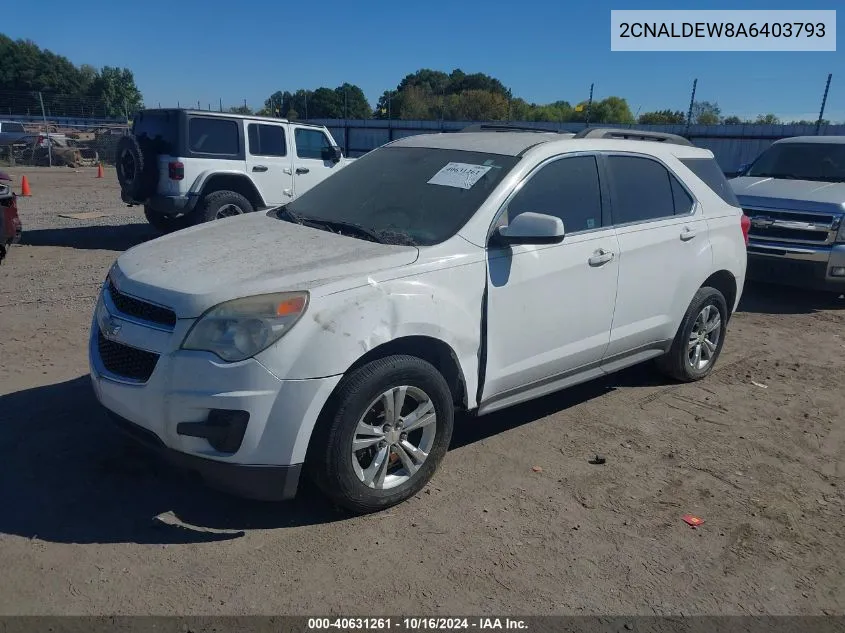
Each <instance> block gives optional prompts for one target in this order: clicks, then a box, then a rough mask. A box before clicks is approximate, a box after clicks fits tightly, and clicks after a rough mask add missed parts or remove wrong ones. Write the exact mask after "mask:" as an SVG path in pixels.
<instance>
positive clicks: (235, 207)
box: [191, 191, 254, 222]
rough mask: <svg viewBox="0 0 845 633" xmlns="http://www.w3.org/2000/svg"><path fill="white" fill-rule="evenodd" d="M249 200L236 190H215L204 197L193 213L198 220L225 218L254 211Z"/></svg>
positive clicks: (206, 220) (208, 220) (207, 220)
mask: <svg viewBox="0 0 845 633" xmlns="http://www.w3.org/2000/svg"><path fill="white" fill-rule="evenodd" d="M253 211H254V209H253V208H252V205H251V204H250V202H249V200H247V199H246V198H244V197H243V196H242V195H241V194H239V193H237V192H235V191H215V192H213V193H210V194H208V195H207V196H206V197H205V198H203V199H202V200H201V201H200V203H199V205H198V208H197V209H196V210H195V211H194V212H193V213H192V214H191V215H195V216H196V217H195V220H196V221H197V222H211V221H212V220H220V219H223V218H228V217H232V216H235V215H242V214H244V213H252V212H253Z"/></svg>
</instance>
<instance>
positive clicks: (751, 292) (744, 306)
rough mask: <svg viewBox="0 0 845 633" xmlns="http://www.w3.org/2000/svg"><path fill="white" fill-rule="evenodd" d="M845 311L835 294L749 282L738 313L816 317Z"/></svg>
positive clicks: (841, 301) (843, 305)
mask: <svg viewBox="0 0 845 633" xmlns="http://www.w3.org/2000/svg"><path fill="white" fill-rule="evenodd" d="M837 309H840V310H841V309H845V299H843V298H841V297H839V296H837V295H836V294H834V293H825V292H816V291H812V290H802V289H801V288H793V287H791V286H779V285H776V284H765V283H760V282H751V281H749V282H747V283H746V285H745V288H744V290H743V292H742V299H741V300H740V302H739V309H738V310H737V311H738V312H748V313H752V314H812V313H813V312H818V311H820V310H837Z"/></svg>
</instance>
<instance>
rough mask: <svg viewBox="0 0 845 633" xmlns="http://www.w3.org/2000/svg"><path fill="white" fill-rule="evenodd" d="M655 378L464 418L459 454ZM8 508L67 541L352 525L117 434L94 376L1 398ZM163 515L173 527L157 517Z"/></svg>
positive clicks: (1, 490) (310, 497) (24, 530)
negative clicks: (221, 488) (232, 491)
mask: <svg viewBox="0 0 845 633" xmlns="http://www.w3.org/2000/svg"><path fill="white" fill-rule="evenodd" d="M653 379H654V378H653V376H652V375H651V374H650V373H649V372H648V371H643V370H642V369H640V370H638V371H635V372H631V371H627V372H622V373H620V374H618V375H617V376H615V377H613V378H612V379H611V378H608V379H607V380H612V382H611V383H608V382H607V380H599V381H595V382H592V383H589V384H586V385H582V386H580V387H576V388H574V389H570V390H567V391H564V392H561V393H558V394H554V395H552V396H549V397H546V398H541V399H539V400H537V401H534V402H532V403H529V404H527V405H522V406H517V407H513V408H511V409H508V410H507V411H506V412H502V413H501V414H498V413H496V414H492V415H490V416H486V417H484V418H483V419H478V418H471V417H469V416H463V418H462V419H460V420H459V421H458V422H459V423H458V424H457V425H456V429H455V435H454V439H453V442H452V446H451V449H455V448H460V447H462V446H466V445H468V444H471V443H473V442H477V441H480V440H483V439H485V438H487V437H490V436H491V435H494V434H496V433H500V432H503V431H506V430H508V429H513V428H517V427H519V426H522V425H523V424H527V423H529V422H531V421H533V420H537V419H539V418H542V417H544V416H547V415H549V414H551V413H554V412H557V411H561V410H563V409H566V408H568V407H570V406H573V405H575V404H578V403H580V402H583V401H585V400H588V399H590V398H594V397H596V396H599V395H601V394H603V393H605V392H606V391H607V390H608V389H611V388H613V386H618V385H621V384H629V383H633V384H648V383H649V381H651V380H653ZM0 505H2V507H3V508H5V510H4V511H3V512H0V533H5V534H15V535H18V536H23V537H27V538H37V539H40V540H44V541H53V542H60V543H117V542H132V543H145V544H149V543H156V544H158V543H162V544H178V543H202V542H209V541H219V540H229V539H233V538H238V537H240V536H243V531H244V530H247V529H256V528H283V527H294V526H302V525H315V524H319V523H327V522H333V521H341V520H345V519H348V518H349V516H348V515H347V514H346V513H345V512H343V511H341V510H338V509H336V508H334V507H332V506H331V505H330V504H329V503H328V502H327V501H325V500H324V499H323V497H322V495H320V494H319V493H318V492H317V491H315V490H314V489H313V488H312V487H311V485H310V484H308V483H307V482H306V483H305V484H304V485H303V488H302V489H301V491H300V494H299V495H298V497H297V499H296V500H294V501H291V502H282V503H258V502H252V501H247V500H241V499H238V498H235V497H231V496H229V495H225V494H223V493H218V492H216V491H214V490H212V489H210V488H208V487H207V486H205V485H204V484H203V483H202V482H200V481H198V480H196V479H195V478H193V477H192V476H191V475H190V474H188V473H185V472H183V471H181V470H179V469H177V468H173V467H171V466H170V465H168V464H166V463H165V462H163V461H162V460H161V459H159V458H158V457H156V456H155V455H153V454H151V453H150V452H148V451H147V450H146V449H144V448H142V447H140V446H137V445H135V444H134V443H133V441H132V440H130V439H128V438H126V437H125V436H124V435H123V434H122V433H121V432H120V431H118V430H117V429H115V428H113V427H112V425H111V423H110V422H109V420H108V418H107V416H106V415H105V414H104V413H103V411H102V409H101V407H100V405H99V404H98V403H97V401H96V399H95V397H94V393H93V390H92V388H91V384H90V382H89V378H88V377H87V376H80V377H79V378H76V379H74V380H70V381H67V382H63V383H58V384H54V385H47V386H43V387H35V388H32V389H27V390H24V391H19V392H16V393H12V394H9V395H5V396H0ZM162 513H167V514H166V515H165V521H164V522H162V521H159V520H156V519H155V517H157V516H159V515H161V514H162ZM168 517H170V518H173V517H176V518H177V521H175V522H174V521H169V520H168Z"/></svg>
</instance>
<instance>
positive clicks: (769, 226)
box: [742, 209, 841, 245]
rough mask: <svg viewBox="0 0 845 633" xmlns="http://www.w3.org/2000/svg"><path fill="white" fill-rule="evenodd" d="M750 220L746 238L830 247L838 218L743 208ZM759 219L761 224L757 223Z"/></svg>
mask: <svg viewBox="0 0 845 633" xmlns="http://www.w3.org/2000/svg"><path fill="white" fill-rule="evenodd" d="M742 211H743V213H745V215H746V216H748V217H749V218H750V219H751V229H750V230H749V236H750V237H751V238H757V239H760V240H770V241H774V242H789V243H791V244H808V245H815V244H830V243H832V242H833V241H835V239H836V232H837V229H838V228H839V223H840V221H841V218H840V216H838V215H836V214H830V213H802V212H800V211H786V210H784V211H781V210H773V209H743V210H742ZM761 220H762V222H761Z"/></svg>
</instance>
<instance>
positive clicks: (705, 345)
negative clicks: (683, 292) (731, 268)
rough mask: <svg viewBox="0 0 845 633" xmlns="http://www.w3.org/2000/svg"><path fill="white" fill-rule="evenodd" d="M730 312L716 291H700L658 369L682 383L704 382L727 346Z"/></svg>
mask: <svg viewBox="0 0 845 633" xmlns="http://www.w3.org/2000/svg"><path fill="white" fill-rule="evenodd" d="M727 322H728V308H727V303H726V302H725V297H724V295H722V293H721V292H719V291H718V290H716V289H715V288H709V287H704V288H699V289H698V292H696V293H695V296H694V297H693V298H692V301H691V302H690V305H689V308H687V312H686V314H685V315H684V318H683V320H682V321H681V326H680V327H679V328H678V333H677V334H676V335H675V340H674V341H673V342H672V347H671V348H670V350H669V352H668V353H667V354H666V355H665V356H663V357H661V358H660V359H658V366H659V367H660V369H661V370H662V371H663V372H664V373H665V374H668V375H669V376H670V377H672V378H675V379H676V380H680V381H682V382H692V381H694V380H701V379H702V378H704V377H705V376H706V375H707V374H709V373H710V372H711V371H713V365H714V364H715V363H716V359H717V358H719V354H720V353H721V351H722V345H723V344H724V342H725V328H726V326H727Z"/></svg>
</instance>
